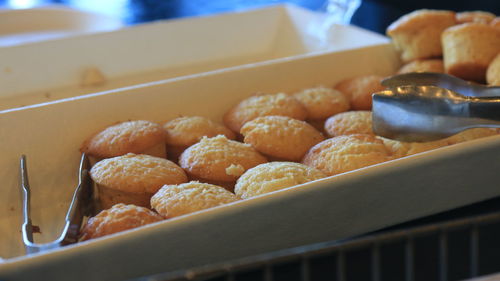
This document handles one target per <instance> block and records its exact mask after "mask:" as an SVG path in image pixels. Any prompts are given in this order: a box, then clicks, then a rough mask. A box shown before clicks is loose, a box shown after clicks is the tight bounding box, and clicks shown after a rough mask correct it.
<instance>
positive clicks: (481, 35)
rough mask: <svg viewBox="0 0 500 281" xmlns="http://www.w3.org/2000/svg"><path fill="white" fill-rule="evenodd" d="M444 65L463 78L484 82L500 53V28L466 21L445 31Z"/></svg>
mask: <svg viewBox="0 0 500 281" xmlns="http://www.w3.org/2000/svg"><path fill="white" fill-rule="evenodd" d="M442 42H443V49H444V56H443V58H444V67H445V70H446V72H447V73H449V74H451V75H455V76H457V77H460V78H462V79H466V80H472V81H476V82H484V81H485V80H486V79H485V78H486V70H487V68H488V66H489V64H490V63H491V61H492V60H493V59H494V58H495V56H496V55H497V54H498V53H499V52H500V29H497V28H494V27H492V26H490V25H486V24H481V23H464V24H460V25H457V26H453V27H450V28H448V29H446V30H445V31H444V32H443V36H442Z"/></svg>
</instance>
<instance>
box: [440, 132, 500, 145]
mask: <svg viewBox="0 0 500 281" xmlns="http://www.w3.org/2000/svg"><path fill="white" fill-rule="evenodd" d="M497 134H498V130H497V129H494V128H472V129H468V130H465V131H462V132H460V133H458V134H455V135H453V136H451V137H448V138H446V139H445V141H447V142H448V144H450V145H451V144H457V143H461V142H466V141H470V140H475V139H480V138H485V137H489V136H494V135H497Z"/></svg>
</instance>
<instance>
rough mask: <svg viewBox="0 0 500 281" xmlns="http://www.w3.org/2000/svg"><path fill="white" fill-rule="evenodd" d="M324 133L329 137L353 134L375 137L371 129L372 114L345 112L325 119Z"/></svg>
mask: <svg viewBox="0 0 500 281" xmlns="http://www.w3.org/2000/svg"><path fill="white" fill-rule="evenodd" d="M325 132H326V134H327V135H328V136H330V137H336V136H341V135H353V134H367V135H375V133H374V132H373V129H372V112H371V111H367V110H358V111H347V112H342V113H339V114H337V115H333V116H332V117H330V118H328V119H326V122H325Z"/></svg>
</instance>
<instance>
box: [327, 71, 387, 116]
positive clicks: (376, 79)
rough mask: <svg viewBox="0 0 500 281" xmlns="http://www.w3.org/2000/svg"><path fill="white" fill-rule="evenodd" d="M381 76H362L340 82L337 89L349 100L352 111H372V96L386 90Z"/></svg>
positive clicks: (336, 86)
mask: <svg viewBox="0 0 500 281" xmlns="http://www.w3.org/2000/svg"><path fill="white" fill-rule="evenodd" d="M382 79H383V77H382V76H379V75H361V76H356V77H351V78H348V79H344V80H342V81H340V82H339V83H338V84H337V85H335V89H337V90H339V91H340V92H342V93H343V94H344V95H346V97H347V98H348V99H349V103H350V104H351V109H352V110H371V109H372V94H373V93H375V92H378V91H382V90H384V89H385V87H384V86H382V84H381V81H382Z"/></svg>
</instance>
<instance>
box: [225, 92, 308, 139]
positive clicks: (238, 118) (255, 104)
mask: <svg viewBox="0 0 500 281" xmlns="http://www.w3.org/2000/svg"><path fill="white" fill-rule="evenodd" d="M268 115H279V116H288V117H291V118H294V119H298V120H305V119H306V118H307V110H306V109H305V108H304V106H303V105H302V104H301V103H300V102H299V101H298V100H297V99H295V98H294V97H293V96H290V95H287V94H284V93H278V94H257V95H253V96H251V97H249V98H246V99H244V100H242V101H241V102H240V103H238V104H237V105H235V106H234V107H233V108H231V109H230V110H229V111H228V112H226V114H225V115H224V124H225V125H226V126H227V127H228V128H229V129H231V130H232V131H233V132H235V133H239V132H240V130H241V127H242V126H243V125H244V124H245V123H246V122H248V121H251V120H253V119H255V118H257V117H260V116H268Z"/></svg>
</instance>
